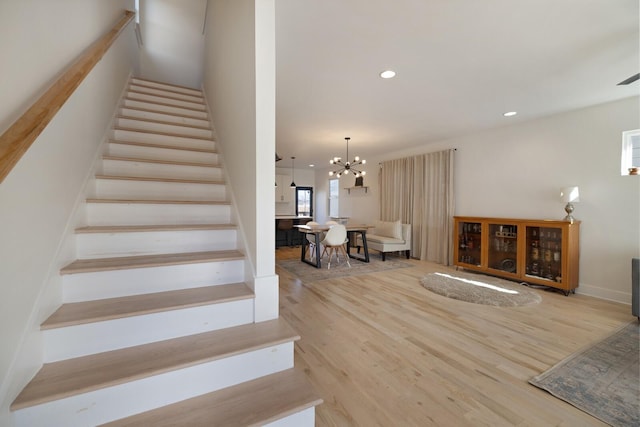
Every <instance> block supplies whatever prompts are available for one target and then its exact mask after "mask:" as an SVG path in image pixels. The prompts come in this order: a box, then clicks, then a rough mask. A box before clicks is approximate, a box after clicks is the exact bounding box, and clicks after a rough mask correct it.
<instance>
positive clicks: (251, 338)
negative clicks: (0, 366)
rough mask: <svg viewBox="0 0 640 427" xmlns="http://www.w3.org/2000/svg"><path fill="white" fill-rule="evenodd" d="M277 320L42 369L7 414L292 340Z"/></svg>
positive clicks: (295, 336) (72, 360)
mask: <svg viewBox="0 0 640 427" xmlns="http://www.w3.org/2000/svg"><path fill="white" fill-rule="evenodd" d="M298 339H300V337H299V336H298V335H297V334H296V333H295V332H294V331H293V330H292V329H291V327H290V326H289V325H287V323H286V322H285V321H283V320H281V319H276V320H271V321H266V322H261V323H253V324H250V325H243V326H236V327H232V328H226V329H222V330H217V331H212V332H206V333H202V334H196V335H190V336H186V337H180V338H176V339H171V340H167V341H161V342H156V343H151V344H144V345H140V346H136V347H129V348H125V349H121V350H114V351H108V352H104V353H98V354H95V355H91V356H84V357H78V358H74V359H68V360H63V361H60V362H54V363H48V364H45V365H44V366H43V367H42V369H40V371H39V372H38V373H37V374H36V376H35V377H34V378H33V380H31V382H29V384H27V386H26V387H25V388H24V389H23V390H22V392H21V393H20V394H19V395H18V397H17V398H16V399H15V400H14V402H13V403H12V404H11V410H12V411H15V410H18V409H21V408H26V407H29V406H33V405H37V404H40V403H45V402H50V401H52V400H57V399H61V398H64V397H69V396H74V395H77V394H80V393H84V392H89V391H93V390H98V389H101V388H106V387H110V386H114V385H118V384H123V383H125V382H129V381H133V380H137V379H141V378H147V377H150V376H152V375H158V374H161V373H164V372H170V371H174V370H177V369H180V368H186V367H189V366H195V365H198V364H202V363H206V362H210V361H214V360H218V359H222V358H225V357H229V356H232V355H236V354H242V353H246V352H248V351H253V350H258V349H262V348H266V347H270V346H273V345H278V344H283V343H286V342H290V341H295V340H298Z"/></svg>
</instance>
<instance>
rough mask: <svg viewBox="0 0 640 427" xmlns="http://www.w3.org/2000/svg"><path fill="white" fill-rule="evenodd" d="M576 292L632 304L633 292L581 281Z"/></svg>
mask: <svg viewBox="0 0 640 427" xmlns="http://www.w3.org/2000/svg"><path fill="white" fill-rule="evenodd" d="M576 293H578V294H580V295H587V296H590V297H594V298H599V299H603V300H607V301H613V302H619V303H621V304H625V305H631V292H620V291H614V290H611V289H606V288H601V287H598V286H592V285H587V284H584V283H581V284H580V286H579V287H578V288H577V289H576Z"/></svg>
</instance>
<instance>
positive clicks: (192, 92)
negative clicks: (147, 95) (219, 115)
mask: <svg viewBox="0 0 640 427" xmlns="http://www.w3.org/2000/svg"><path fill="white" fill-rule="evenodd" d="M131 84H135V85H142V86H147V87H153V88H156V89H160V90H166V91H170V92H180V93H184V94H185V95H192V96H200V97H202V92H201V91H200V90H198V89H189V88H186V87H180V86H171V85H167V84H164V83H160V82H151V81H147V80H141V79H136V78H132V79H131Z"/></svg>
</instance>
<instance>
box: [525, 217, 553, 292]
mask: <svg viewBox="0 0 640 427" xmlns="http://www.w3.org/2000/svg"><path fill="white" fill-rule="evenodd" d="M526 245H527V255H526V260H527V262H526V266H525V268H526V271H525V273H526V274H527V276H533V277H537V278H539V279H545V280H552V281H554V282H562V229H561V228H553V227H532V226H527V243H526Z"/></svg>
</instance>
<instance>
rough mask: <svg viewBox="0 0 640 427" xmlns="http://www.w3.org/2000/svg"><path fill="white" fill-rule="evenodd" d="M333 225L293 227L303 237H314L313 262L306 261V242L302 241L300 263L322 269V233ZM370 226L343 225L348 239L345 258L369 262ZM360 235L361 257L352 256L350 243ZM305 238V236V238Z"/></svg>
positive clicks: (357, 255)
mask: <svg viewBox="0 0 640 427" xmlns="http://www.w3.org/2000/svg"><path fill="white" fill-rule="evenodd" d="M332 226H333V225H329V224H318V225H306V224H305V225H302V224H301V225H295V226H294V227H295V228H297V229H298V231H300V232H301V233H304V234H305V235H310V234H313V235H314V243H315V262H313V261H311V260H309V259H307V245H306V244H305V243H306V242H305V241H303V243H302V245H300V246H301V248H302V249H301V252H300V261H302V262H304V263H307V264H309V265H312V266H314V267H316V268H321V267H322V261H321V259H320V244H321V243H322V242H321V241H322V233H325V232H327V231H328V230H329V229H330V228H331V227H332ZM372 227H373V226H372V225H366V224H349V225H345V228H346V229H347V237H348V240H349V241H348V242H347V256H348V257H349V258H352V259H356V260H358V261H362V262H369V248H368V247H367V230H368V229H369V228H372ZM358 234H359V235H360V237H361V239H362V249H363V253H362V255H359V254H352V253H351V245H350V243H351V242H355V238H356V236H357V235H358ZM305 237H306V236H305ZM303 240H306V239H303Z"/></svg>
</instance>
